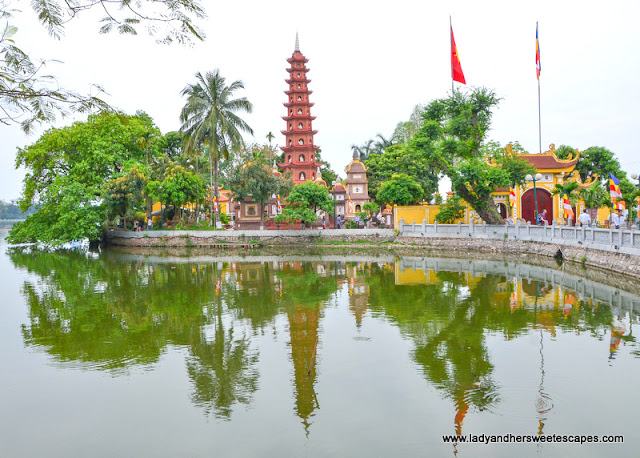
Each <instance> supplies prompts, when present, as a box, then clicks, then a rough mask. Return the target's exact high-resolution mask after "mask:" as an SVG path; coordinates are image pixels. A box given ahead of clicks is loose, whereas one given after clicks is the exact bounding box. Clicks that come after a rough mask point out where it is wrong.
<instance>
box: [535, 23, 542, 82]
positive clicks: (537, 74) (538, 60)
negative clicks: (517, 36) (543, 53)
mask: <svg viewBox="0 0 640 458" xmlns="http://www.w3.org/2000/svg"><path fill="white" fill-rule="evenodd" d="M541 70H542V67H541V65H540V42H539V41H538V23H537V22H536V77H537V78H538V81H539V80H540V71H541Z"/></svg>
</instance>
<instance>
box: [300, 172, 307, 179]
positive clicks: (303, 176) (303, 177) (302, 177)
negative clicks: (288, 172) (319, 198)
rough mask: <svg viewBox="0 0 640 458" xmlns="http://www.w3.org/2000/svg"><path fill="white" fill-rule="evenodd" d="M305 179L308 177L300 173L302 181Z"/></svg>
mask: <svg viewBox="0 0 640 458" xmlns="http://www.w3.org/2000/svg"><path fill="white" fill-rule="evenodd" d="M305 178H306V176H305V174H304V172H300V179H301V180H304V179H305Z"/></svg>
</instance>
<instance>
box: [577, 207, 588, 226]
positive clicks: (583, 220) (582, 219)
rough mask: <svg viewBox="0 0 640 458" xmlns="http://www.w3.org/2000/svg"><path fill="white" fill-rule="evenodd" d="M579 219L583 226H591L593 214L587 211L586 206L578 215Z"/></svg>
mask: <svg viewBox="0 0 640 458" xmlns="http://www.w3.org/2000/svg"><path fill="white" fill-rule="evenodd" d="M578 221H580V224H581V225H582V226H583V227H584V226H589V227H591V216H589V213H587V209H586V208H585V209H584V210H582V213H580V216H578Z"/></svg>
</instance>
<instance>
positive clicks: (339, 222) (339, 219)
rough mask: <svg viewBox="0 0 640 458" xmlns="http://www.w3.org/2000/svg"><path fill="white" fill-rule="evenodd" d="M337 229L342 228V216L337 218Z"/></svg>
mask: <svg viewBox="0 0 640 458" xmlns="http://www.w3.org/2000/svg"><path fill="white" fill-rule="evenodd" d="M336 227H337V228H338V229H341V228H342V217H341V216H340V215H338V217H337V218H336Z"/></svg>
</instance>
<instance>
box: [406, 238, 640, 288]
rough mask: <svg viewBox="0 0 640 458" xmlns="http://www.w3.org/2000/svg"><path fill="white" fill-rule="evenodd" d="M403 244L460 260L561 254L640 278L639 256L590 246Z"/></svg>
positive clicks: (458, 241) (476, 241)
mask: <svg viewBox="0 0 640 458" xmlns="http://www.w3.org/2000/svg"><path fill="white" fill-rule="evenodd" d="M398 243H403V244H405V245H406V246H407V247H411V248H413V249H414V250H420V251H424V252H426V253H429V254H435V253H436V252H439V253H443V252H444V253H452V255H453V253H455V255H454V256H455V257H460V255H461V254H465V253H496V254H498V253H500V255H501V256H502V255H510V256H513V255H519V256H520V257H522V258H523V260H524V261H525V262H526V259H524V258H526V257H528V256H545V257H556V256H558V252H559V253H560V255H561V257H562V260H563V261H565V262H566V261H569V262H574V263H579V264H582V265H584V266H593V267H598V268H601V269H606V270H609V271H614V272H616V273H620V274H625V275H631V276H633V277H636V278H640V256H639V255H633V254H627V253H619V252H612V251H605V250H600V249H597V248H593V247H589V246H584V245H582V246H571V245H566V244H561V243H553V242H540V241H523V240H508V239H507V240H495V239H487V238H482V239H481V238H472V237H468V236H467V237H466V238H452V237H447V238H436V237H430V238H417V237H398V238H397V239H396V243H395V244H394V246H397V244H398Z"/></svg>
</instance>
